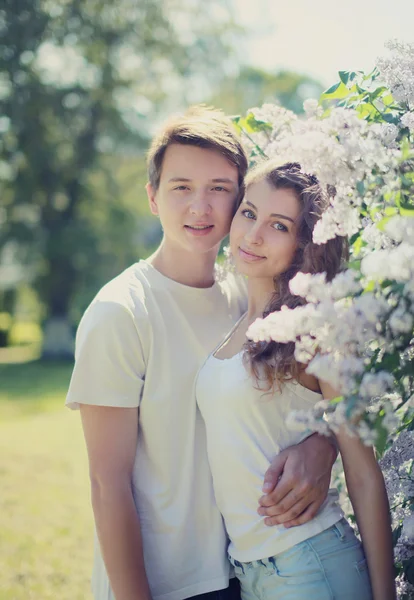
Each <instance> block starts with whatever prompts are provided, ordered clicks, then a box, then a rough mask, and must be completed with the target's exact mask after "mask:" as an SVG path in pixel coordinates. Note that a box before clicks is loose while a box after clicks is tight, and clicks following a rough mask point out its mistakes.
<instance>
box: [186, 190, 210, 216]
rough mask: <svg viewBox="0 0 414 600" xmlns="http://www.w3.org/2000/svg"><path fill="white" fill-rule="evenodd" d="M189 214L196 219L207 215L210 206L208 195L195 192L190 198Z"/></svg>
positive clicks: (202, 192)
mask: <svg viewBox="0 0 414 600" xmlns="http://www.w3.org/2000/svg"><path fill="white" fill-rule="evenodd" d="M190 212H191V213H192V214H193V215H195V216H198V217H201V216H205V215H209V214H210V212H211V205H210V201H209V198H208V194H207V193H206V192H204V191H198V192H195V193H194V194H193V195H192V197H191V202H190Z"/></svg>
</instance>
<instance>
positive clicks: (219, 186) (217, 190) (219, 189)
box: [213, 185, 229, 192]
mask: <svg viewBox="0 0 414 600" xmlns="http://www.w3.org/2000/svg"><path fill="white" fill-rule="evenodd" d="M213 190H214V191H215V192H228V191H229V190H227V189H226V188H224V187H223V186H222V185H217V186H216V187H215V188H213Z"/></svg>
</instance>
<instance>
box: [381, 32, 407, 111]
mask: <svg viewBox="0 0 414 600" xmlns="http://www.w3.org/2000/svg"><path fill="white" fill-rule="evenodd" d="M385 46H386V47H387V48H388V49H389V50H390V51H391V53H390V55H389V56H387V57H381V58H378V59H377V67H378V69H379V71H380V75H381V79H382V81H384V83H386V85H387V86H388V87H389V88H390V89H391V92H392V94H393V96H394V99H395V100H396V101H397V102H404V103H406V104H408V105H409V106H412V105H413V103H414V44H412V43H404V42H398V41H397V40H391V41H389V42H387V44H386V45H385Z"/></svg>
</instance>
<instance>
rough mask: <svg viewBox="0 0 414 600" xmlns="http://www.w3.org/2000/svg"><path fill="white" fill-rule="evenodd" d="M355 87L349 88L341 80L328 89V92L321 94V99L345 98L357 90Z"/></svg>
mask: <svg viewBox="0 0 414 600" xmlns="http://www.w3.org/2000/svg"><path fill="white" fill-rule="evenodd" d="M354 88H355V86H353V87H352V88H351V89H349V88H347V87H346V85H345V84H344V83H343V82H342V81H340V82H339V83H336V84H335V85H333V86H332V87H330V88H329V89H328V90H326V92H324V93H323V94H322V95H321V98H320V100H343V99H344V98H347V97H348V96H349V95H350V94H351V93H353V92H354V91H355V89H354Z"/></svg>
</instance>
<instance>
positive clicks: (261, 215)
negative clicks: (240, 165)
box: [230, 180, 301, 280]
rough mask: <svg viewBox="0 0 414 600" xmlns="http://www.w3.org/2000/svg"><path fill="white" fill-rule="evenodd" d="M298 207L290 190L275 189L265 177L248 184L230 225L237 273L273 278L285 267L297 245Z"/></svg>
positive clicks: (296, 200)
mask: <svg viewBox="0 0 414 600" xmlns="http://www.w3.org/2000/svg"><path fill="white" fill-rule="evenodd" d="M300 208H301V207H300V203H299V200H298V199H297V197H296V194H295V193H294V192H293V190H290V189H275V188H273V187H272V186H271V185H270V184H268V183H267V181H266V180H262V181H259V182H257V183H253V184H252V185H250V186H249V188H248V189H247V191H246V195H245V197H244V200H243V202H242V203H241V205H240V207H239V209H238V211H237V213H236V215H235V217H234V219H233V223H232V225H231V229H230V248H231V252H232V254H233V258H234V261H235V264H236V268H237V270H238V271H239V272H240V273H242V274H243V275H247V276H248V277H250V278H251V277H258V278H265V279H267V278H269V279H272V280H273V278H274V277H275V276H278V275H280V274H281V273H283V272H284V271H286V269H287V268H288V267H289V266H290V265H291V263H292V259H293V257H294V254H295V251H296V248H297V240H296V237H297V227H298V219H299V215H300Z"/></svg>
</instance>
